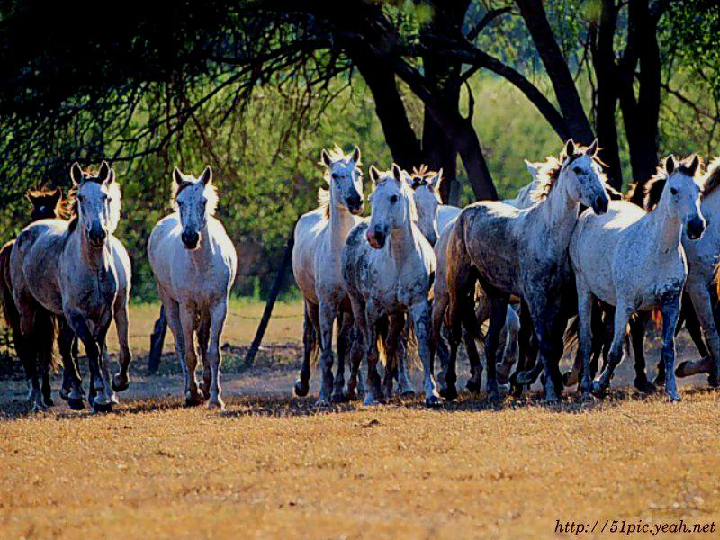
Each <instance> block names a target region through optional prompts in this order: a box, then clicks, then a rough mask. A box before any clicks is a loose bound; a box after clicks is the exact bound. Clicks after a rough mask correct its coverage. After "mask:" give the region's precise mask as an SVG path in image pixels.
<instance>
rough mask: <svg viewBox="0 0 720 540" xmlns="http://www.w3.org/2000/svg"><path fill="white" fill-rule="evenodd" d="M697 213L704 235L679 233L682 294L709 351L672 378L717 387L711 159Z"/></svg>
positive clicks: (715, 210) (717, 196)
mask: <svg viewBox="0 0 720 540" xmlns="http://www.w3.org/2000/svg"><path fill="white" fill-rule="evenodd" d="M701 185H702V193H701V194H700V212H701V213H702V215H703V216H704V217H705V219H706V220H707V228H706V229H705V234H703V236H702V238H700V239H699V240H692V239H690V238H689V237H688V232H689V231H687V230H683V236H682V244H683V248H684V249H685V254H686V255H687V260H688V277H687V283H686V284H685V291H686V292H687V293H688V295H689V296H690V300H691V301H692V305H693V307H694V308H695V313H696V314H697V318H698V321H699V322H700V326H701V328H702V331H703V335H704V336H705V341H706V342H707V344H708V346H709V349H710V356H706V357H705V358H703V359H702V360H700V361H698V362H694V361H688V362H683V363H681V364H680V365H679V366H678V368H677V370H676V371H675V374H676V375H677V376H678V377H686V376H688V375H694V374H696V373H708V374H709V377H708V383H709V384H710V385H711V386H717V385H718V384H720V380H718V374H719V372H720V338H719V337H718V329H717V326H716V323H715V316H714V313H713V311H714V310H713V304H714V299H713V298H712V296H711V294H710V287H712V285H713V283H714V281H715V267H716V266H717V263H718V258H719V257H720V189H717V188H718V186H720V158H715V159H714V160H713V161H712V162H711V163H710V165H709V166H708V168H707V173H706V174H705V176H704V178H703V180H702V184H701Z"/></svg>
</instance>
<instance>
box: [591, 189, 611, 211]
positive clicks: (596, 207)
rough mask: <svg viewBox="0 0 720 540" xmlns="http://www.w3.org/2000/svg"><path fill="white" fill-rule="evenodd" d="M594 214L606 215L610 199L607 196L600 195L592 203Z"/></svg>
mask: <svg viewBox="0 0 720 540" xmlns="http://www.w3.org/2000/svg"><path fill="white" fill-rule="evenodd" d="M592 209H593V212H595V213H596V214H604V213H606V212H607V209H608V198H607V195H605V194H603V195H598V196H597V197H595V200H594V201H593V203H592Z"/></svg>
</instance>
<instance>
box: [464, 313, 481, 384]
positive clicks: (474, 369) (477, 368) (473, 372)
mask: <svg viewBox="0 0 720 540" xmlns="http://www.w3.org/2000/svg"><path fill="white" fill-rule="evenodd" d="M478 323H479V321H478ZM462 339H463V343H464V344H465V352H467V355H468V360H469V361H470V378H469V379H468V381H467V383H465V388H466V389H467V390H468V391H469V392H472V393H474V394H478V393H480V390H481V388H482V386H481V385H482V369H483V368H482V360H480V351H479V350H478V348H477V346H476V345H475V338H474V337H473V335H472V334H471V333H470V332H468V331H467V330H464V331H463V336H462Z"/></svg>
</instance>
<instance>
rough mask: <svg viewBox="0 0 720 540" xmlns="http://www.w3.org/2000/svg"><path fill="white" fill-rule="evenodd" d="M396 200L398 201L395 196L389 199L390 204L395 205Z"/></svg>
mask: <svg viewBox="0 0 720 540" xmlns="http://www.w3.org/2000/svg"><path fill="white" fill-rule="evenodd" d="M397 200H398V197H397V195H393V196H392V197H390V202H391V203H392V204H395V203H396V202H397Z"/></svg>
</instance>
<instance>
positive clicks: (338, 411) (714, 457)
mask: <svg viewBox="0 0 720 540" xmlns="http://www.w3.org/2000/svg"><path fill="white" fill-rule="evenodd" d="M280 307H281V309H280V310H279V311H278V314H280V315H283V316H285V317H287V318H284V319H283V318H278V319H277V320H276V321H274V322H273V325H272V326H271V330H270V332H269V334H268V338H269V341H268V343H269V344H273V342H275V344H278V343H284V342H288V341H292V342H295V343H297V341H298V338H299V335H300V334H299V324H300V322H301V320H300V319H299V318H298V317H296V316H295V315H297V314H298V313H299V311H298V306H296V305H293V304H288V305H283V306H280ZM261 309H262V308H261V307H260V308H257V306H250V305H248V306H240V305H236V306H234V308H233V311H237V312H236V313H234V314H233V315H231V316H230V318H229V321H230V325H229V328H228V332H227V333H226V335H225V339H224V341H229V342H230V343H231V344H233V345H236V344H247V343H248V342H249V341H250V339H251V338H252V334H253V332H254V329H255V323H254V322H252V317H256V316H259V313H260V311H261ZM143 310H144V311H143ZM294 310H295V311H294ZM156 311H157V308H156V306H143V307H139V308H134V311H133V319H132V322H131V324H132V325H133V350H134V352H135V353H139V354H138V356H141V353H142V352H143V351H144V350H146V349H147V333H148V331H149V328H151V324H152V319H153V317H154V316H155V313H156ZM242 317H248V319H245V318H242ZM239 321H250V322H248V323H247V324H246V325H245V326H246V327H247V330H240V329H239V326H240V325H242V324H244V323H242V322H239ZM255 322H256V321H255ZM235 325H237V326H235ZM143 327H144V328H146V329H148V331H145V332H143V331H142V329H143ZM288 332H290V333H288ZM168 343H170V342H168ZM651 358H652V361H653V362H654V358H655V356H654V355H653V354H651ZM141 364H142V359H141V358H139V359H138V370H137V371H136V374H135V378H134V383H133V386H132V387H131V390H129V391H128V392H126V393H125V395H122V396H121V398H122V399H123V403H122V405H121V406H120V407H118V408H117V410H116V411H115V412H113V413H111V414H107V415H93V414H92V413H90V412H89V411H79V412H76V411H70V410H68V409H67V408H66V407H65V406H64V404H63V405H62V406H56V407H55V408H54V409H53V410H52V411H51V412H49V413H44V414H40V415H27V413H26V410H27V407H26V406H25V403H24V401H23V400H24V383H22V381H17V380H16V381H1V382H0V411H2V415H3V416H2V418H1V419H0V538H3V539H4V538H22V537H24V538H54V537H61V538H78V537H84V536H89V537H95V538H97V537H100V538H195V539H203V538H240V537H291V538H296V537H299V538H361V537H362V538H364V537H379V538H390V537H401V538H425V537H435V538H463V537H477V538H521V537H526V538H538V537H539V538H543V537H554V536H570V535H571V533H558V532H557V529H556V527H557V526H558V522H557V520H559V522H560V523H561V526H562V527H566V522H573V521H574V522H575V525H576V526H577V525H578V524H582V525H584V526H586V527H587V528H589V529H590V528H592V527H593V526H594V527H595V531H594V532H593V533H582V534H580V537H587V538H594V537H608V538H612V537H621V536H626V535H625V534H623V533H621V532H620V530H621V527H622V525H623V520H625V529H623V530H625V531H627V530H628V529H630V527H631V526H633V527H638V526H639V528H640V529H643V528H645V529H644V530H645V531H647V532H645V533H637V534H632V535H631V536H632V537H650V536H652V535H653V533H656V532H657V531H661V532H660V533H659V534H657V537H663V536H671V537H673V538H675V537H684V536H687V535H686V534H683V533H682V532H681V533H679V534H672V531H673V530H675V529H674V528H677V527H678V526H679V523H680V521H679V520H680V519H682V520H683V524H684V525H685V526H687V527H688V530H689V531H692V527H693V525H695V524H697V525H699V526H706V530H707V531H708V532H707V533H706V534H701V533H698V534H695V535H693V534H692V533H689V534H688V535H689V536H693V537H707V538H713V537H718V536H720V533H719V532H718V525H720V476H719V475H718V471H719V470H720V435H719V434H718V426H719V424H718V412H719V410H720V403H719V402H718V398H719V397H720V393H716V392H713V391H707V390H704V389H703V388H704V386H703V384H702V382H703V380H702V378H696V379H694V380H693V381H691V382H690V383H685V384H684V385H683V386H682V396H683V401H682V402H681V403H676V404H671V403H667V402H665V401H664V399H663V398H662V397H661V396H653V397H649V398H641V397H639V396H637V395H636V394H634V393H633V392H632V391H631V390H630V389H628V388H620V389H618V390H616V391H615V392H614V394H613V395H612V396H611V397H610V398H609V399H607V400H605V401H604V402H594V403H590V404H586V405H583V406H580V405H579V404H577V403H575V402H574V401H573V400H572V397H571V394H570V395H568V396H567V397H566V400H565V401H564V402H563V404H562V405H561V406H560V407H557V408H546V407H544V406H542V405H541V402H540V401H539V398H538V396H537V395H533V396H531V397H530V398H527V399H522V400H513V399H511V398H507V399H506V400H505V401H503V402H502V403H500V404H499V405H498V406H496V407H488V406H487V404H486V402H485V401H484V400H483V399H482V396H481V399H479V400H474V399H472V398H470V397H469V396H467V395H463V397H462V399H461V400H460V401H459V402H458V403H454V404H451V405H446V406H444V407H442V408H440V409H439V410H427V409H425V408H424V407H422V405H421V403H420V401H419V400H410V401H398V400H395V401H391V402H390V403H388V404H386V405H382V406H378V407H373V408H367V407H363V406H362V405H361V404H359V403H351V404H347V405H342V406H338V407H335V408H333V409H332V410H330V411H326V412H317V411H315V410H314V409H313V406H312V403H313V398H312V396H313V393H315V395H316V392H317V390H316V389H317V386H316V384H317V381H316V379H317V377H316V374H315V373H313V382H314V384H313V387H312V389H311V397H308V398H305V399H297V398H293V397H291V396H290V393H289V389H290V385H291V383H292V380H293V379H294V370H295V368H296V366H297V361H295V363H294V364H292V365H285V366H281V367H279V368H273V367H271V366H270V367H269V366H267V365H263V366H258V367H257V368H253V369H251V370H249V371H246V372H241V373H233V374H229V375H227V376H226V377H225V385H224V392H225V399H226V402H227V404H228V407H227V410H226V411H224V412H209V411H207V410H205V409H184V408H183V407H182V401H181V399H180V396H181V388H182V387H181V385H182V381H181V377H180V376H178V375H177V374H169V375H165V376H160V377H146V376H143V375H142V370H143V367H142V366H141ZM630 371H631V369H630ZM621 376H622V375H621ZM621 376H620V377H621ZM57 384H58V383H57V381H55V383H54V388H55V389H56V388H57ZM623 384H624V383H623V381H622V380H619V381H616V382H615V385H614V386H615V388H619V387H622V386H623ZM694 385H698V386H699V389H698V388H694V387H693V386H694ZM55 395H56V394H55ZM56 403H57V400H56ZM607 520H609V521H607ZM613 520H617V523H616V524H615V525H614V528H615V529H616V530H617V532H615V533H614V534H613V533H612V532H611V530H613ZM596 522H597V524H596ZM713 524H714V527H715V528H714V533H713V532H710V528H711V527H712V526H713ZM663 525H664V526H665V527H666V528H665V533H663V532H662V530H661V529H656V528H655V526H658V527H660V526H663ZM603 526H604V527H605V532H601V529H602V528H603ZM646 526H647V527H646ZM576 531H577V528H576V527H575V528H574V529H573V532H576ZM681 531H682V529H681Z"/></svg>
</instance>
